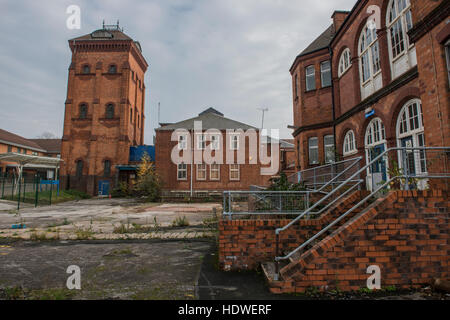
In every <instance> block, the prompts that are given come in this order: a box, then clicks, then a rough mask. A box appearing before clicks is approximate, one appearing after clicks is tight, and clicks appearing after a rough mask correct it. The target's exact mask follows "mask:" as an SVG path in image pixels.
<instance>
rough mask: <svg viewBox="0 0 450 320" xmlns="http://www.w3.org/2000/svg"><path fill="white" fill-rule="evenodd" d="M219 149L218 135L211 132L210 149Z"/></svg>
mask: <svg viewBox="0 0 450 320" xmlns="http://www.w3.org/2000/svg"><path fill="white" fill-rule="evenodd" d="M219 149H220V135H218V134H213V135H211V150H219Z"/></svg>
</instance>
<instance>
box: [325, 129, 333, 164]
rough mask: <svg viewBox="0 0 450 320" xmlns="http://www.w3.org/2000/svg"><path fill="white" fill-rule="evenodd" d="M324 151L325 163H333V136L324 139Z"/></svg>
mask: <svg viewBox="0 0 450 320" xmlns="http://www.w3.org/2000/svg"><path fill="white" fill-rule="evenodd" d="M323 151H324V153H325V163H333V162H334V161H335V150H334V136H333V135H328V136H325V137H324V138H323Z"/></svg>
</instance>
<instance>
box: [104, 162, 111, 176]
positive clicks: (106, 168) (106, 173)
mask: <svg viewBox="0 0 450 320" xmlns="http://www.w3.org/2000/svg"><path fill="white" fill-rule="evenodd" d="M103 166H104V168H103V175H104V176H105V177H109V176H110V175H111V161H109V160H105V162H104V163H103Z"/></svg>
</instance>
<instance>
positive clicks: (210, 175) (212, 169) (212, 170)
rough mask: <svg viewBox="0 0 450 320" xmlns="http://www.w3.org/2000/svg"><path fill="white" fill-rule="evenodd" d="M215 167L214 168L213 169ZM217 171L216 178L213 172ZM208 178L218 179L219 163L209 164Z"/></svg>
mask: <svg viewBox="0 0 450 320" xmlns="http://www.w3.org/2000/svg"><path fill="white" fill-rule="evenodd" d="M214 167H216V169H214ZM214 172H215V173H217V178H214V176H213V173H214ZM209 180H211V181H219V180H220V164H218V163H213V164H211V165H210V166H209Z"/></svg>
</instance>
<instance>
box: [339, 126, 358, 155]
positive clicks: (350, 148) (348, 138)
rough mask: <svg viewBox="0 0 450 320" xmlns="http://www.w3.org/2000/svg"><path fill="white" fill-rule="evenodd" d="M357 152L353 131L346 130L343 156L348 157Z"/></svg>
mask: <svg viewBox="0 0 450 320" xmlns="http://www.w3.org/2000/svg"><path fill="white" fill-rule="evenodd" d="M357 152H358V149H357V147H356V139H355V132H354V131H353V130H348V131H347V133H346V134H345V137H344V145H343V150H342V153H343V155H344V156H349V155H352V154H355V153H357Z"/></svg>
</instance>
